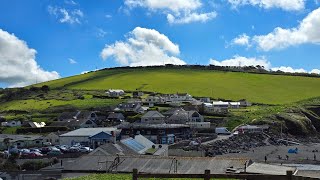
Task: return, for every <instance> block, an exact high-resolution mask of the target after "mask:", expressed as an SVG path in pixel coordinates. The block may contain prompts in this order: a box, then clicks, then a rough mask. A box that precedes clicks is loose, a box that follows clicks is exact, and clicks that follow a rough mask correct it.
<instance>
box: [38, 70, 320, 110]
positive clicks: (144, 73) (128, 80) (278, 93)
mask: <svg viewBox="0 0 320 180" xmlns="http://www.w3.org/2000/svg"><path fill="white" fill-rule="evenodd" d="M44 84H46V85H49V86H50V88H62V87H64V88H67V89H73V90H76V89H81V90H105V89H109V88H121V89H124V90H130V91H133V90H136V89H139V90H142V91H150V92H159V93H176V92H188V93H190V94H192V95H193V96H209V97H212V98H216V99H218V98H221V99H228V100H239V99H247V100H249V101H251V102H255V103H264V104H288V103H293V102H297V101H300V100H304V99H308V98H313V97H319V96H320V91H319V88H320V78H316V77H303V76H287V75H270V74H254V73H242V72H224V71H213V70H199V69H198V70H197V69H188V68H180V69H170V68H135V69H108V70H102V71H97V72H91V73H87V74H83V75H78V76H73V77H68V78H63V79H59V80H55V81H50V82H46V83H42V84H39V85H38V86H42V85H44Z"/></svg>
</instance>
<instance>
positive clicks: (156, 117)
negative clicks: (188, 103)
mask: <svg viewBox="0 0 320 180" xmlns="http://www.w3.org/2000/svg"><path fill="white" fill-rule="evenodd" d="M164 118H165V116H164V115H162V114H161V113H159V112H158V111H148V112H147V113H146V114H144V115H143V116H142V117H141V123H151V124H162V123H164Z"/></svg>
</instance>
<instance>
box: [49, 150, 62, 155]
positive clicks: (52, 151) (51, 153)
mask: <svg viewBox="0 0 320 180" xmlns="http://www.w3.org/2000/svg"><path fill="white" fill-rule="evenodd" d="M61 154H63V153H62V152H61V151H60V150H59V151H56V150H51V151H49V152H48V153H47V155H48V156H58V155H61Z"/></svg>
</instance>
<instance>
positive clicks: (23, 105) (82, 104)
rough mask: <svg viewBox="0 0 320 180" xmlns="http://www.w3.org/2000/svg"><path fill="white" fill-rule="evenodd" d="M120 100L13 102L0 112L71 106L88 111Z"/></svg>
mask: <svg viewBox="0 0 320 180" xmlns="http://www.w3.org/2000/svg"><path fill="white" fill-rule="evenodd" d="M120 102H121V100H116V99H96V98H92V99H83V100H81V99H76V100H70V101H63V100H54V99H51V100H33V99H28V100H13V101H9V102H5V103H2V104H0V109H1V111H8V110H26V111H42V110H45V109H48V108H51V107H57V106H63V105H71V106H74V107H76V108H79V109H88V108H91V107H102V106H108V105H114V104H118V103H120Z"/></svg>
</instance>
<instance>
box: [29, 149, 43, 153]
mask: <svg viewBox="0 0 320 180" xmlns="http://www.w3.org/2000/svg"><path fill="white" fill-rule="evenodd" d="M30 152H39V153H41V151H40V149H38V148H31V149H30Z"/></svg>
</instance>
